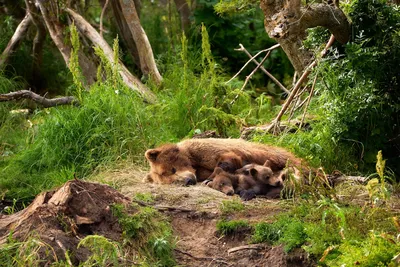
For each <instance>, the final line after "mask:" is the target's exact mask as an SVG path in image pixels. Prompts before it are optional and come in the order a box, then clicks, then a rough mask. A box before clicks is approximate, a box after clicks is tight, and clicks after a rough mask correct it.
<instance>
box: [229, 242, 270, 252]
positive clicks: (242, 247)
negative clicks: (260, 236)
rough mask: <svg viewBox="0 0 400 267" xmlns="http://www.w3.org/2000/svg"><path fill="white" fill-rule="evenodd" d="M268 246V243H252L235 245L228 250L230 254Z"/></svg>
mask: <svg viewBox="0 0 400 267" xmlns="http://www.w3.org/2000/svg"><path fill="white" fill-rule="evenodd" d="M267 247H268V246H267V245H266V244H251V245H244V246H239V247H234V248H231V249H229V250H228V254H230V253H235V252H238V251H241V250H245V249H254V250H263V249H266V248H267Z"/></svg>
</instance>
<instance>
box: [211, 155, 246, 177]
mask: <svg viewBox="0 0 400 267" xmlns="http://www.w3.org/2000/svg"><path fill="white" fill-rule="evenodd" d="M242 164H243V163H242V158H241V157H240V156H238V155H237V154H236V153H234V152H227V153H224V154H222V155H221V156H220V157H219V159H218V162H217V166H218V167H220V168H221V169H223V170H224V171H226V172H230V173H234V172H235V171H236V170H237V169H240V168H242V166H243V165H242Z"/></svg>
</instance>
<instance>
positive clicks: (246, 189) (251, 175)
mask: <svg viewBox="0 0 400 267" xmlns="http://www.w3.org/2000/svg"><path fill="white" fill-rule="evenodd" d="M269 164H270V162H269V161H268V160H267V161H266V162H265V164H264V165H258V164H248V165H245V166H244V167H243V168H240V169H238V170H236V171H235V173H229V172H227V171H225V170H223V169H222V168H221V167H216V168H215V170H214V172H213V174H212V175H211V176H210V177H209V180H211V181H210V182H208V183H207V185H208V186H209V187H211V188H213V189H216V190H218V191H221V192H223V193H225V194H226V195H233V194H235V193H236V194H239V195H240V197H241V199H242V200H245V201H247V200H250V199H253V198H254V197H255V196H256V195H265V196H266V197H268V198H277V197H279V196H280V191H281V190H282V188H283V181H282V180H281V177H282V176H281V175H280V174H279V173H280V172H278V173H276V174H274V173H273V172H272V170H271V168H270V167H269Z"/></svg>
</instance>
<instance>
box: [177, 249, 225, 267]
mask: <svg viewBox="0 0 400 267" xmlns="http://www.w3.org/2000/svg"><path fill="white" fill-rule="evenodd" d="M174 251H175V252H179V253H181V254H183V255H186V256H189V257H191V258H193V259H196V260H211V261H216V262H219V263H223V264H225V265H228V266H231V265H230V264H229V263H227V262H226V261H225V259H223V258H212V257H196V256H194V255H192V254H190V253H189V252H186V251H183V250H180V249H177V248H175V249H174Z"/></svg>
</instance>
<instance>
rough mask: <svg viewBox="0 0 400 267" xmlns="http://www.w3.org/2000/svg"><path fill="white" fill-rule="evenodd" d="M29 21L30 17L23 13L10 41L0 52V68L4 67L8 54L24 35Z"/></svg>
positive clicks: (15, 47) (14, 48) (30, 21)
mask: <svg viewBox="0 0 400 267" xmlns="http://www.w3.org/2000/svg"><path fill="white" fill-rule="evenodd" d="M31 23H32V17H31V16H30V15H29V13H28V14H26V15H25V17H24V19H23V20H22V21H21V22H20V24H19V25H18V27H17V29H16V30H15V32H14V35H13V36H12V37H11V39H10V41H9V42H8V44H7V47H6V49H4V51H3V53H2V54H1V56H0V68H3V67H4V65H5V63H6V62H7V61H8V59H9V57H10V55H11V54H12V53H13V52H14V51H15V50H16V49H17V47H18V45H19V43H20V41H21V40H22V38H24V36H25V35H26V33H27V31H28V28H29V26H30V25H31Z"/></svg>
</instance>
